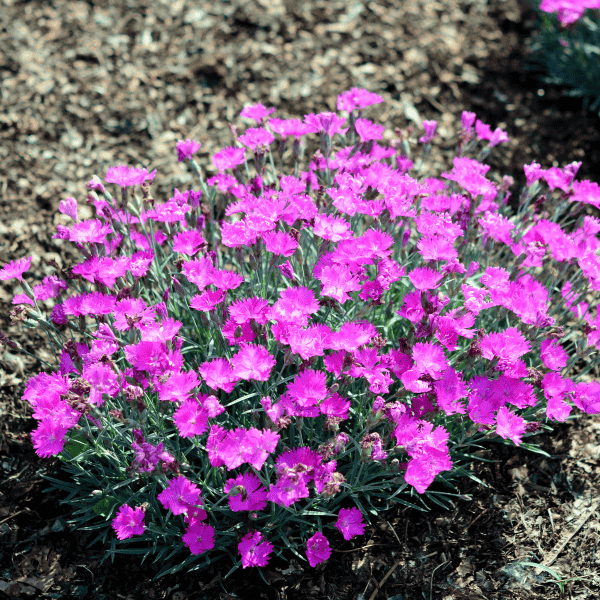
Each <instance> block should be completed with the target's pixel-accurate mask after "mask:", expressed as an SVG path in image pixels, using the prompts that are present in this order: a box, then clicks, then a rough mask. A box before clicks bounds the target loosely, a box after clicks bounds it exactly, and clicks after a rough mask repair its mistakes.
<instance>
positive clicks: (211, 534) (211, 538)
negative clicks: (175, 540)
mask: <svg viewBox="0 0 600 600" xmlns="http://www.w3.org/2000/svg"><path fill="white" fill-rule="evenodd" d="M181 539H182V540H183V543H184V544H185V545H186V546H187V547H188V548H189V549H190V552H191V553H192V554H203V553H204V552H206V551H207V550H212V549H213V548H214V547H215V530H214V528H213V527H211V526H210V525H206V524H205V523H192V524H191V525H190V526H189V527H188V528H187V531H186V532H185V534H184V535H183V536H182V537H181Z"/></svg>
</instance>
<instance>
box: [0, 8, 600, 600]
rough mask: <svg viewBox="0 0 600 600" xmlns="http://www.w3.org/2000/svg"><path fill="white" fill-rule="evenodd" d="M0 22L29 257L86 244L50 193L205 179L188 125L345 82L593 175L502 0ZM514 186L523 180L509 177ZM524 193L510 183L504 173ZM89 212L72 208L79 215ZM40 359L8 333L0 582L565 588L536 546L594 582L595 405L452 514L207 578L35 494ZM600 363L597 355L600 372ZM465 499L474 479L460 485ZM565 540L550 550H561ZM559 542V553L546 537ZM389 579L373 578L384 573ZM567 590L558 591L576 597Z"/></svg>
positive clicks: (7, 229)
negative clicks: (122, 543) (138, 549)
mask: <svg viewBox="0 0 600 600" xmlns="http://www.w3.org/2000/svg"><path fill="white" fill-rule="evenodd" d="M2 21H3V25H2V32H1V33H0V57H1V58H0V60H2V61H3V62H2V69H3V71H2V74H1V75H0V77H1V81H0V86H1V92H2V98H3V111H2V115H0V138H1V139H2V143H1V144H0V153H1V154H2V161H1V166H0V193H1V195H2V199H3V202H2V203H1V204H0V211H1V212H0V264H4V263H5V262H7V261H8V260H11V259H14V258H18V257H22V256H26V255H30V254H32V255H33V256H34V261H33V265H32V269H31V271H32V273H33V274H34V275H36V276H38V275H45V274H48V273H49V272H50V271H49V270H48V263H49V261H50V260H52V259H54V260H55V261H56V262H57V263H58V264H59V265H61V266H63V267H68V266H69V265H70V264H72V263H73V262H74V261H75V260H76V255H75V254H74V253H73V251H72V249H71V248H70V247H69V244H60V241H59V240H52V239H51V236H52V235H53V234H54V231H55V226H56V223H58V222H63V221H62V219H63V217H62V216H61V215H59V213H58V210H57V209H58V204H59V202H60V201H61V200H63V199H64V198H66V197H67V196H75V197H77V198H78V199H79V200H80V203H81V202H82V200H83V198H84V195H85V182H86V181H88V180H89V179H90V177H91V175H92V174H97V175H99V176H100V177H103V176H104V173H105V172H106V170H107V168H108V167H110V166H114V165H116V164H120V163H128V164H130V165H136V164H138V163H140V164H141V165H143V166H147V167H149V168H157V169H158V171H159V174H160V177H159V178H158V177H157V185H156V186H155V188H154V189H153V193H154V195H155V196H156V197H157V198H163V199H165V200H166V199H167V198H168V197H170V195H172V192H173V187H177V188H178V189H180V190H181V189H188V188H190V187H197V186H196V182H194V180H193V179H192V177H191V176H190V175H188V173H187V171H186V170H185V169H184V168H183V166H182V164H181V163H180V164H178V163H177V162H176V153H175V143H176V141H177V140H178V139H185V138H187V137H190V138H195V139H197V140H199V141H201V142H202V144H203V146H202V148H201V150H200V151H199V153H198V154H197V155H196V157H197V160H198V162H199V163H200V164H201V166H203V167H206V169H207V172H208V174H209V175H210V174H212V173H213V172H214V169H213V168H212V164H211V163H210V156H212V154H214V152H216V151H217V150H219V149H220V148H222V147H223V146H225V145H231V144H232V142H233V138H232V133H231V130H230V129H229V127H228V125H227V121H230V122H232V123H236V124H237V125H238V126H240V127H242V126H244V122H243V120H242V119H240V118H239V116H238V115H239V112H240V110H241V109H242V108H243V106H244V105H246V104H250V103H256V102H262V103H263V104H264V105H265V106H274V107H275V108H276V109H277V112H276V113H275V116H278V117H281V118H285V117H299V116H301V115H303V114H306V113H309V112H315V113H318V112H321V111H323V110H334V109H335V98H336V96H337V95H338V94H339V93H340V92H342V91H344V90H347V89H349V88H351V87H354V86H358V87H364V88H367V89H368V90H369V91H372V92H376V93H378V94H380V95H382V96H383V97H384V100H385V101H384V103H382V104H381V105H376V106H374V107H371V109H370V110H371V112H370V113H369V118H372V120H373V121H375V122H378V123H383V124H385V125H386V129H387V130H388V132H389V133H390V134H393V130H394V128H396V127H400V128H406V127H407V126H408V125H409V124H414V123H411V121H410V120H409V119H407V117H409V118H410V116H411V115H413V114H414V110H416V111H417V112H418V114H419V116H420V118H422V119H435V120H437V121H438V123H439V130H440V134H441V135H440V138H438V140H436V143H434V146H433V150H432V154H431V160H430V161H429V162H430V164H431V165H432V166H433V167H434V168H435V169H436V171H437V172H438V173H439V172H441V171H442V170H444V169H445V168H447V167H448V166H449V160H450V156H451V155H450V154H449V150H450V149H452V148H453V147H454V145H455V141H456V140H455V138H454V137H452V132H455V131H456V130H457V129H459V123H460V114H461V112H462V111H463V110H470V111H474V112H476V113H477V116H478V117H479V118H480V119H481V120H482V121H484V122H485V123H488V124H489V125H490V126H491V127H492V128H495V127H497V126H499V127H501V128H502V129H505V130H506V131H507V132H508V135H509V137H510V142H509V143H508V144H502V145H500V146H499V147H497V148H496V149H495V150H494V152H493V154H492V155H491V157H490V159H489V160H488V161H487V162H488V163H489V164H491V165H492V168H493V170H495V171H496V172H498V173H500V174H506V175H511V176H513V177H514V178H515V180H516V182H517V185H519V184H521V183H523V182H524V177H523V174H522V165H523V164H524V163H529V162H532V161H533V160H536V161H537V162H539V163H540V164H541V165H542V166H543V167H549V166H552V165H553V164H555V165H556V166H558V165H564V164H566V163H570V162H572V161H575V160H577V161H579V160H581V161H582V163H583V164H582V166H581V169H580V171H579V173H578V179H591V180H592V181H600V176H599V172H600V169H599V167H600V119H598V117H597V116H596V115H593V114H590V113H587V112H584V111H583V110H582V106H581V101H580V100H577V99H568V98H563V96H562V95H561V91H562V90H560V89H556V88H551V87H547V86H544V85H542V84H541V83H540V82H539V80H538V79H537V78H536V77H535V74H532V73H526V72H525V71H524V69H523V60H524V47H525V44H524V41H525V39H526V37H527V35H528V33H529V27H530V26H531V24H532V18H531V15H530V14H529V13H527V12H526V11H524V9H523V7H522V6H521V5H520V4H519V3H518V2H516V0H509V1H506V2H501V1H499V0H491V1H490V2H484V1H474V2H464V3H461V2H439V3H437V2H425V1H423V2H399V1H395V2H392V1H390V2H384V1H382V0H378V1H377V2H375V1H373V2H365V3H362V2H359V3H356V4H352V5H351V4H349V3H347V2H332V1H330V0H328V1H322V2H312V1H308V2H300V1H296V2H287V1H280V2H275V1H274V0H269V2H262V1H261V2H258V1H254V2H238V1H237V0H236V1H233V2H221V3H215V4H214V5H210V6H201V7H199V6H198V4H197V3H193V2H184V1H179V2H153V3H150V2H141V1H139V0H136V1H132V2H116V1H105V2H94V3H93V5H92V3H87V2H77V3H74V2H64V1H60V0H56V1H54V2H52V3H47V2H9V1H8V0H5V1H4V3H3V15H2ZM517 185H515V188H516V187H517ZM515 193H516V192H515ZM91 215H92V212H91V210H90V211H89V213H88V215H82V216H83V217H84V218H85V217H86V216H87V217H89V216H91ZM11 291H12V290H11V286H10V285H3V286H2V288H1V289H0V294H1V295H0V301H2V310H0V329H1V330H2V331H4V332H5V333H6V334H7V335H8V336H9V337H10V338H11V339H13V340H14V341H16V342H17V343H18V344H19V345H22V346H23V347H24V348H25V349H26V350H28V351H29V352H30V353H32V354H36V355H38V356H40V357H41V358H48V357H49V356H50V354H49V350H48V348H47V347H46V346H45V342H44V340H43V338H42V337H41V336H40V335H39V334H38V333H37V332H35V331H28V332H26V333H25V332H24V330H23V329H22V328H21V327H17V326H14V325H12V324H11V323H10V318H9V312H10V309H11V307H10V300H11V298H12V294H11ZM40 370H41V365H40V363H39V362H38V361H35V360H33V359H31V358H29V357H27V356H23V355H19V354H16V353H14V352H8V351H7V348H5V347H3V348H2V362H1V363H0V594H5V595H13V596H16V597H19V596H22V597H27V596H32V597H33V596H37V597H40V595H42V597H48V598H49V597H53V598H60V597H84V596H86V595H88V596H89V595H92V597H96V598H107V599H112V598H115V599H116V598H119V597H125V598H127V597H129V598H152V597H154V598H173V599H175V598H178V599H179V600H183V599H184V598H190V599H191V598H204V597H206V598H217V597H222V598H228V597H232V596H233V597H235V596H237V597H240V598H244V597H248V596H250V595H251V594H252V595H255V596H258V597H264V598H282V599H283V598H306V597H308V598H332V599H333V598H336V599H337V598H340V599H341V598H348V599H355V598H358V597H359V596H360V594H363V595H364V597H365V598H371V597H372V595H373V594H374V593H375V591H377V590H378V589H379V591H378V593H377V595H376V596H375V597H377V598H390V597H396V598H403V599H409V598H430V597H431V598H432V599H433V598H457V599H458V598H463V597H465V598H466V597H470V598H534V597H538V596H539V597H542V596H543V597H544V598H547V599H550V598H559V597H564V596H561V594H562V592H561V589H560V586H559V585H557V584H556V583H552V581H553V579H554V578H553V576H552V575H551V574H550V573H549V572H547V571H539V572H538V571H536V570H535V569H533V568H531V567H518V566H515V563H516V562H517V561H525V562H535V563H541V564H544V565H547V566H548V567H549V568H550V569H552V570H553V571H555V572H556V573H558V574H559V575H560V576H561V577H562V578H564V579H569V578H581V579H576V580H574V581H570V582H568V583H565V584H564V588H565V593H566V594H570V595H571V597H573V598H586V597H590V598H593V597H597V596H598V594H599V592H600V578H599V576H598V569H597V565H598V561H599V560H600V553H599V550H598V542H597V539H598V528H599V522H600V517H599V513H598V509H597V504H596V505H595V504H594V500H595V499H596V498H598V496H599V491H600V469H599V467H598V462H599V458H600V425H599V423H598V419H594V417H582V418H578V419H577V420H575V421H574V422H569V423H567V424H565V425H559V426H557V427H556V429H555V432H554V433H553V434H551V435H550V434H545V436H544V437H543V438H542V439H541V441H542V446H543V448H544V449H545V450H546V452H548V454H550V455H551V458H543V457H540V456H539V455H533V454H529V453H526V452H525V451H521V450H518V449H514V450H509V449H506V448H505V447H503V446H498V447H496V449H495V450H494V449H492V450H490V455H489V457H491V458H494V459H495V460H497V461H498V462H497V463H494V465H495V468H493V469H483V468H480V467H477V469H478V471H477V475H478V476H479V477H480V478H481V479H482V480H483V481H484V482H485V484H486V485H485V486H477V487H474V486H473V484H472V483H470V482H467V481H465V482H464V488H463V489H462V490H461V491H462V492H463V494H464V495H465V500H461V501H460V502H458V504H457V505H456V509H455V510H454V511H450V512H448V513H445V512H441V511H434V512H432V513H431V514H429V515H421V514H415V513H409V512H406V511H402V510H398V511H396V512H393V513H391V514H389V515H386V518H382V519H380V520H379V521H378V523H377V525H375V526H373V527H371V528H370V529H368V530H367V532H366V535H365V536H364V537H362V538H358V539H360V540H361V541H359V542H357V541H356V540H354V541H353V542H347V543H346V544H345V545H344V546H340V547H336V548H335V550H334V553H333V555H332V559H331V560H330V561H329V562H328V563H327V564H326V565H325V566H324V568H319V569H307V568H306V567H305V566H304V565H303V564H300V563H295V562H294V561H292V562H291V563H289V564H280V563H277V562H275V561H274V562H273V563H272V564H270V565H269V568H268V569H266V570H265V573H264V577H265V579H266V581H267V582H268V583H269V585H267V584H266V583H265V581H264V580H263V579H261V577H260V576H259V574H258V573H256V572H255V571H254V570H250V571H251V572H249V570H246V571H244V572H241V571H240V572H237V573H235V574H234V575H233V576H232V577H231V578H229V579H227V580H224V581H223V580H221V579H220V576H219V573H221V574H222V575H223V574H224V573H226V571H227V569H228V567H227V568H224V567H220V566H219V565H218V564H215V565H214V566H212V567H211V568H209V569H208V570H207V572H206V573H202V575H200V576H194V577H192V578H187V577H184V576H181V575H173V576H169V577H166V578H163V579H161V580H158V581H152V577H153V575H154V573H155V572H156V569H155V568H154V566H153V565H151V564H144V565H140V564H139V562H138V561H137V559H135V558H134V559H131V560H121V561H119V562H115V564H114V565H110V564H109V563H104V564H102V565H101V564H100V561H99V559H98V558H97V557H98V556H99V555H100V554H101V549H100V548H86V542H87V541H88V540H89V538H88V537H87V536H86V534H85V533H83V532H78V531H69V530H68V528H67V526H66V521H67V520H68V517H69V514H68V510H67V509H66V508H65V507H64V506H61V505H60V503H59V500H60V497H59V496H57V495H56V494H55V493H52V494H45V493H44V489H45V488H46V484H45V482H44V480H43V478H42V477H43V475H48V474H53V475H55V476H56V475H57V474H58V468H59V465H58V461H57V460H54V459H40V458H38V457H37V456H36V455H35V454H34V452H33V450H32V448H31V441H30V438H29V436H28V433H29V432H30V431H31V430H32V429H33V428H34V421H33V419H32V418H31V409H30V408H29V406H28V405H27V404H26V403H25V402H23V401H21V400H20V397H21V394H22V392H23V388H24V385H25V383H26V381H27V380H28V378H29V377H31V376H32V375H34V374H36V373H37V372H39V371H40ZM595 375H596V377H597V376H598V373H597V372H596V374H595ZM467 498H470V499H467ZM559 550H560V552H558V551H559ZM555 554H556V556H555ZM378 585H379V586H380V588H377V587H376V586H378ZM566 597H569V596H568V595H567V596H566Z"/></svg>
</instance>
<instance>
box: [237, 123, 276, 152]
mask: <svg viewBox="0 0 600 600" xmlns="http://www.w3.org/2000/svg"><path fill="white" fill-rule="evenodd" d="M274 139H275V138H274V137H273V134H272V133H271V132H270V131H267V130H266V129H263V128H262V127H250V128H249V129H247V130H246V133H244V135H240V137H239V138H238V141H239V142H240V143H241V144H244V146H248V148H250V149H251V150H256V148H258V147H259V146H264V147H268V146H269V144H270V143H271V142H272V141H273V140H274Z"/></svg>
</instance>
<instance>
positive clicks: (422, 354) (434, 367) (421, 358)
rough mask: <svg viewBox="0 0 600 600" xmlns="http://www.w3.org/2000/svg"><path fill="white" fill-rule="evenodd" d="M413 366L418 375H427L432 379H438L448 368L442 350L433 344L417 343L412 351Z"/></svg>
mask: <svg viewBox="0 0 600 600" xmlns="http://www.w3.org/2000/svg"><path fill="white" fill-rule="evenodd" d="M412 357H413V360H414V361H415V366H416V368H417V369H418V370H419V372H420V373H427V374H428V375H429V376H430V377H432V378H433V379H439V378H440V377H441V376H442V373H443V372H444V371H445V370H446V369H447V368H448V361H447V359H446V356H445V354H444V349H443V348H441V347H440V346H438V345H437V344H436V343H435V342H424V343H421V342H417V343H416V344H415V345H414V346H413V349H412Z"/></svg>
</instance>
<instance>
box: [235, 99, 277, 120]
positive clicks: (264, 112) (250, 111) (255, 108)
mask: <svg viewBox="0 0 600 600" xmlns="http://www.w3.org/2000/svg"><path fill="white" fill-rule="evenodd" d="M274 112H275V108H274V107H271V108H265V107H264V106H263V105H262V104H261V103H260V102H259V103H258V104H252V105H251V106H245V107H244V108H243V109H242V111H241V112H240V117H242V118H244V119H253V120H254V121H256V122H257V123H260V121H261V120H262V119H264V118H265V117H268V116H269V115H270V114H271V113H274Z"/></svg>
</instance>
